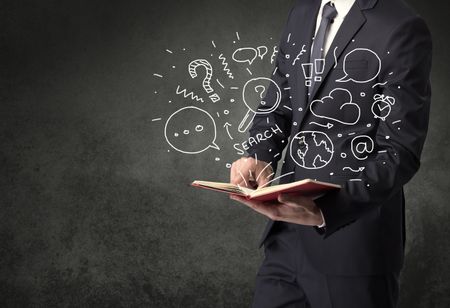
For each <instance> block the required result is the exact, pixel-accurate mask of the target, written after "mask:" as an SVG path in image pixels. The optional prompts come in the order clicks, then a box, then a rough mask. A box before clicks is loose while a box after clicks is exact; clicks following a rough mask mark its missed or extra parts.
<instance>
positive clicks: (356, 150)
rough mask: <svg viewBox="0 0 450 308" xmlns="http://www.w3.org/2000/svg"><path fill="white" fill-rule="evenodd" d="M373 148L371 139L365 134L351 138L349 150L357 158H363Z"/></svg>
mask: <svg viewBox="0 0 450 308" xmlns="http://www.w3.org/2000/svg"><path fill="white" fill-rule="evenodd" d="M374 149H375V144H374V142H373V139H372V138H370V137H369V136H367V135H359V136H356V137H355V138H353V139H352V142H351V150H352V153H353V156H355V158H356V159H358V160H365V159H367V157H369V154H370V153H372V152H373V150H374Z"/></svg>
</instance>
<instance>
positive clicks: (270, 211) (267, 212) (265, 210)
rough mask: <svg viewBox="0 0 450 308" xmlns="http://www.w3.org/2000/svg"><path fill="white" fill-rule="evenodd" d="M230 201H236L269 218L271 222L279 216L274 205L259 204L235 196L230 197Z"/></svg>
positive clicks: (268, 203)
mask: <svg viewBox="0 0 450 308" xmlns="http://www.w3.org/2000/svg"><path fill="white" fill-rule="evenodd" d="M230 199H232V200H236V201H238V202H240V203H242V204H244V205H246V206H248V207H250V208H252V209H253V210H255V211H256V212H258V213H260V214H262V215H264V216H267V217H269V218H270V219H272V220H276V219H277V218H278V216H279V215H278V208H277V205H276V204H272V203H270V202H259V201H253V200H248V199H246V198H244V197H240V196H235V195H230Z"/></svg>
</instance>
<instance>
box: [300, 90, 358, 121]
mask: <svg viewBox="0 0 450 308" xmlns="http://www.w3.org/2000/svg"><path fill="white" fill-rule="evenodd" d="M309 108H310V110H311V113H312V114H313V115H314V116H316V117H318V118H322V119H327V120H330V121H335V122H338V123H341V124H344V125H353V124H356V123H357V122H358V121H359V118H360V117H361V108H360V107H359V106H358V104H356V103H354V102H353V98H352V94H351V93H350V91H348V90H347V89H342V88H336V89H334V90H332V91H331V92H330V94H329V95H328V96H325V97H323V98H322V99H320V100H319V99H317V100H313V101H312V102H311V104H310V105H309ZM331 127H332V126H331Z"/></svg>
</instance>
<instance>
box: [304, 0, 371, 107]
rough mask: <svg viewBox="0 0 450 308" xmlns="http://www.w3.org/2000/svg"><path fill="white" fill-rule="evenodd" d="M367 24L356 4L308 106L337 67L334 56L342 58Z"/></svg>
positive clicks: (348, 15)
mask: <svg viewBox="0 0 450 308" xmlns="http://www.w3.org/2000/svg"><path fill="white" fill-rule="evenodd" d="M365 22H366V18H365V17H364V14H363V13H362V12H361V9H360V7H359V6H358V5H357V4H356V3H355V4H354V5H353V7H352V8H351V9H350V11H349V12H348V14H347V16H346V17H345V19H344V22H343V23H342V25H341V27H340V28H339V30H338V32H337V33H336V36H335V38H334V40H333V42H332V44H331V46H330V49H329V50H328V52H327V55H326V58H325V69H324V72H323V75H322V82H316V83H315V85H314V88H313V89H312V91H311V95H310V96H309V99H308V104H309V103H310V102H311V101H312V100H313V99H314V97H315V96H316V94H317V92H318V90H319V89H320V87H321V86H322V84H323V83H325V82H326V78H327V76H328V74H329V73H330V71H331V68H332V67H333V66H334V65H335V56H334V54H336V60H337V59H339V58H340V56H341V55H342V52H343V51H344V49H345V48H346V47H347V45H348V44H349V43H350V41H351V40H352V38H353V37H354V36H355V34H356V33H357V32H358V30H359V29H360V28H361V27H362V26H363V25H364V23H365ZM335 50H336V52H335ZM331 82H334V81H331Z"/></svg>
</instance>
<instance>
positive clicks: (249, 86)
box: [238, 77, 281, 133]
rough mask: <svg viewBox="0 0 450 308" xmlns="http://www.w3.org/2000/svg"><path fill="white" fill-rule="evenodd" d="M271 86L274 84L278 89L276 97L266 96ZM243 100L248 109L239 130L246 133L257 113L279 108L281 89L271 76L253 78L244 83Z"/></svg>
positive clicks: (266, 112)
mask: <svg viewBox="0 0 450 308" xmlns="http://www.w3.org/2000/svg"><path fill="white" fill-rule="evenodd" d="M269 86H273V87H274V89H275V90H276V91H275V97H267V96H266V94H267V89H268V88H269ZM242 100H243V102H244V104H245V106H246V107H247V109H248V110H247V113H246V114H245V116H244V118H243V119H242V121H241V123H240V124H239V127H238V130H239V132H241V133H245V132H246V131H247V129H248V128H249V126H250V124H251V123H252V122H253V119H254V118H255V116H256V115H257V114H268V113H271V112H273V111H275V109H277V108H278V106H279V105H280V102H281V89H280V87H279V86H278V84H277V83H276V82H275V81H273V80H272V79H270V78H266V77H258V78H252V79H250V80H249V81H247V82H246V83H245V85H244V88H243V90H242Z"/></svg>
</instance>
